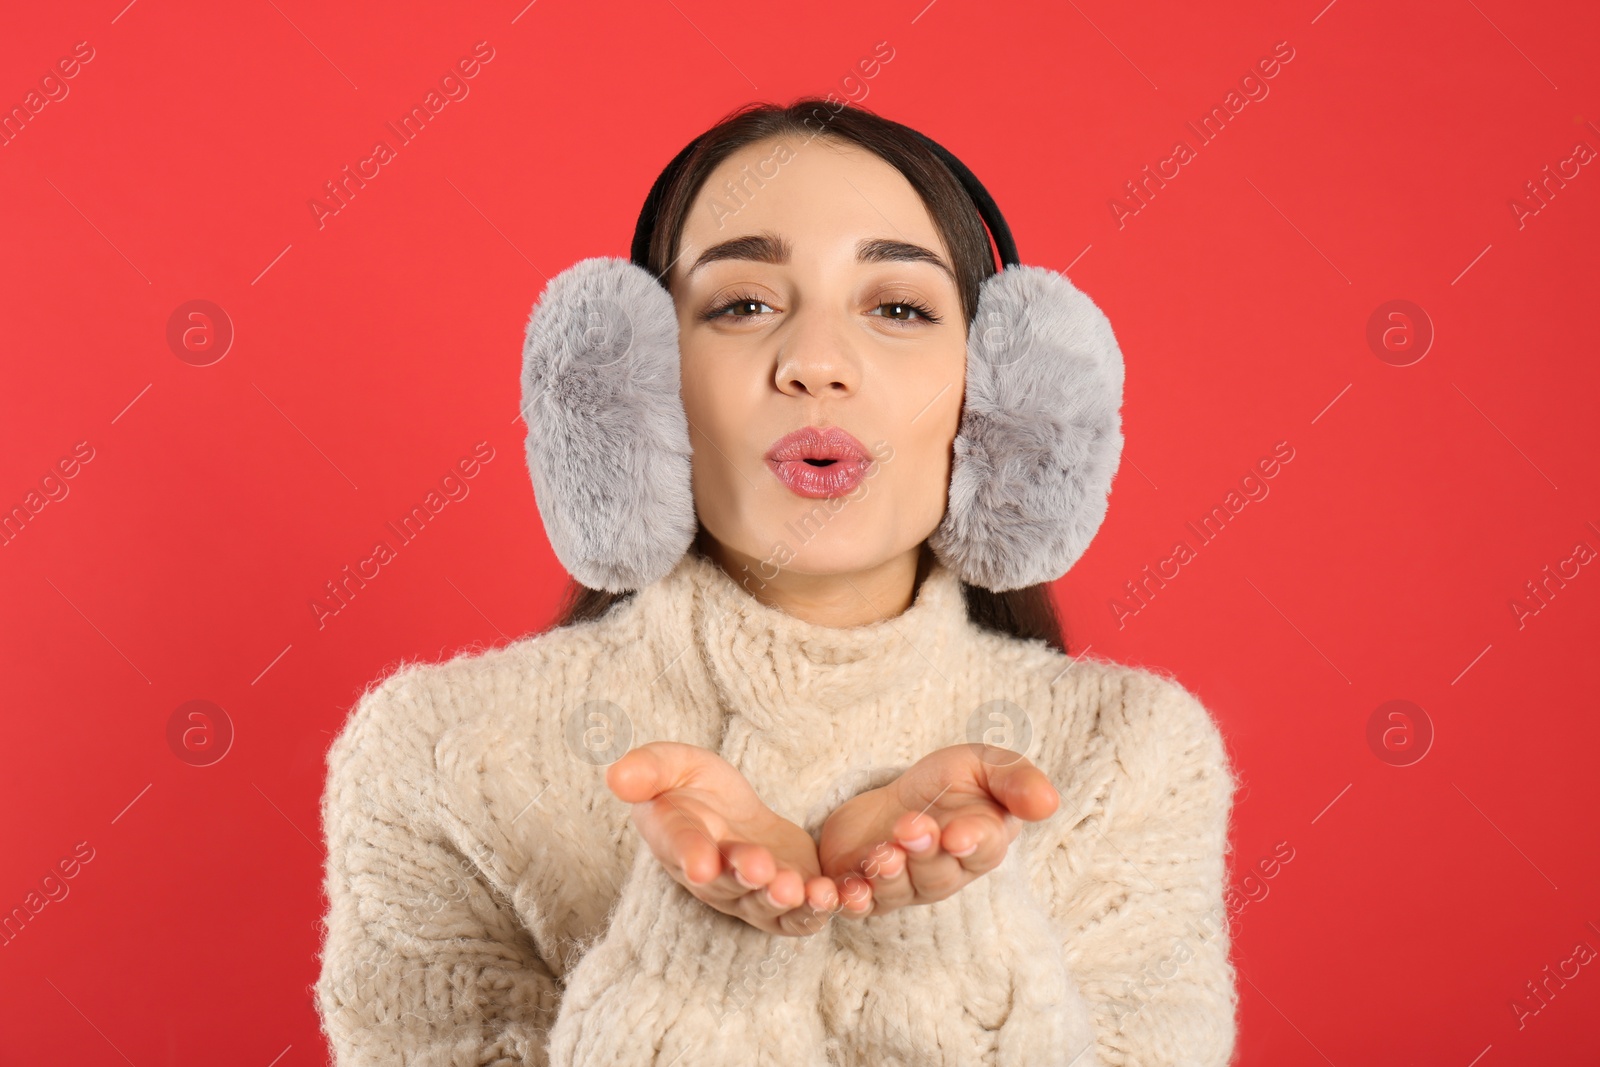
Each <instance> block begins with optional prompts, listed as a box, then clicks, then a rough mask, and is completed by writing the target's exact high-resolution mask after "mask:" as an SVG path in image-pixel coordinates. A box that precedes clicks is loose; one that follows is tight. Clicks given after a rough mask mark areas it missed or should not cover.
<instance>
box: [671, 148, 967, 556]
mask: <svg viewBox="0 0 1600 1067" xmlns="http://www.w3.org/2000/svg"><path fill="white" fill-rule="evenodd" d="M730 182H731V183H733V185H734V186H735V187H736V189H734V190H730V189H729V187H728V183H730ZM728 242H735V243H734V244H731V245H730V244H728ZM953 266H954V264H953V261H952V259H951V256H950V253H949V251H948V249H946V247H945V245H944V242H943V241H942V240H941V239H940V237H939V233H938V230H937V229H936V228H935V227H934V223H933V219H932V217H931V216H930V215H929V214H928V210H927V208H926V207H924V206H923V203H922V200H921V198H920V197H919V196H918V195H917V193H916V190H914V189H913V188H912V187H911V184H910V183H909V182H908V181H906V179H905V177H904V176H903V175H901V174H900V172H899V171H897V170H896V169H895V168H894V167H892V166H891V165H890V164H888V163H886V162H885V161H884V160H882V159H880V158H879V157H878V156H876V155H874V154H873V153H871V152H869V151H867V150H865V149H863V148H859V147H857V146H855V145H854V144H851V143H848V142H843V141H837V140H833V139H830V138H828V137H818V138H816V139H814V140H812V141H810V142H809V143H802V141H801V139H800V138H783V139H773V140H767V141H761V142H757V143H755V144H751V145H747V146H746V147H745V148H744V149H742V150H740V151H737V152H735V153H734V154H733V155H731V156H730V157H729V158H728V159H726V160H724V161H723V162H722V163H721V164H720V165H719V166H718V167H717V168H716V169H715V170H714V171H713V172H712V173H711V175H710V177H709V178H708V179H707V180H706V182H705V183H704V184H703V185H702V186H701V189H700V192H699V193H698V195H697V196H696V198H695V201H694V204H693V205H692V207H691V208H690V211H689V215H688V218H687V220H686V222H685V224H684V227H683V233H682V237H681V239H680V243H679V247H678V254H677V258H676V260H675V261H674V262H673V264H672V267H671V269H670V271H669V273H668V285H669V288H670V290H671V292H672V295H673V300H674V302H675V304H676V307H677V312H678V328H679V333H678V339H679V348H680V351H681V352H682V356H683V361H682V396H683V405H684V411H685V413H686V414H687V416H688V420H689V438H690V442H691V444H692V445H693V448H694V458H693V486H694V502H695V508H696V511H697V512H698V514H699V518H700V522H701V524H702V525H703V526H704V527H705V529H706V532H707V533H708V534H710V535H711V537H712V538H713V539H714V540H715V541H716V542H717V545H716V546H715V548H716V550H717V551H719V553H720V554H721V555H722V556H723V557H724V559H722V560H721V561H720V562H722V564H723V566H724V569H728V570H730V571H732V572H735V573H736V576H737V577H739V578H740V579H741V580H743V581H744V582H745V583H746V585H747V586H749V585H752V584H753V583H754V582H755V581H757V580H759V581H769V580H771V579H772V578H774V577H776V576H777V574H778V573H779V572H780V571H789V572H790V573H792V574H808V575H826V574H839V573H850V572H859V571H865V570H869V569H871V568H874V567H879V566H881V565H883V564H885V563H888V562H889V561H891V560H895V558H896V557H902V556H907V555H908V554H913V553H915V552H916V551H917V550H918V549H919V546H920V545H921V543H922V542H923V541H924V540H925V539H926V538H927V537H928V535H929V534H931V533H932V532H933V531H934V530H935V529H936V528H937V527H938V525H939V522H940V520H941V519H942V518H943V516H944V512H945V505H946V499H947V495H948V490H949V483H950V462H951V447H952V443H953V442H954V440H955V436H956V432H957V429H958V428H959V421H960V415H961V405H962V400H963V396H964V383H965V380H966V378H965V374H966V333H967V331H966V325H965V323H964V321H963V319H962V317H961V301H960V296H959V292H958V290H957V287H956V283H955V279H954V276H953V274H952V269H953ZM913 305H915V306H920V307H921V308H923V309H925V312H926V314H924V312H922V311H918V310H916V309H915V307H913ZM935 319H937V321H934V320H935ZM805 427H815V428H817V429H819V430H821V431H824V435H823V438H822V441H823V444H822V446H821V447H819V446H818V444H817V442H816V441H815V440H813V441H812V442H811V443H809V444H808V443H806V442H805V441H803V440H802V441H801V442H800V443H799V444H798V445H797V446H795V447H794V448H793V449H792V450H790V451H789V452H788V453H786V454H781V455H779V456H778V457H774V458H773V459H771V460H769V452H770V450H771V449H772V448H773V446H774V445H775V444H777V443H778V442H779V441H780V439H782V438H784V437H785V436H786V435H788V434H790V433H791V432H792V431H796V430H801V429H803V428H805ZM830 428H837V429H838V430H843V431H845V433H847V434H849V435H850V436H851V437H853V438H854V439H855V440H856V441H858V442H859V443H860V445H861V446H862V448H863V449H864V450H865V456H864V459H865V462H858V461H856V460H854V459H852V458H851V457H850V456H849V455H847V454H846V453H848V451H849V445H850V442H849V441H848V440H846V439H842V438H839V437H837V436H836V431H835V435H829V434H827V433H826V431H828V430H829V429H830ZM841 441H842V442H843V445H844V446H845V447H844V448H843V449H840V448H837V447H835V448H834V449H832V450H830V449H829V448H828V447H827V446H828V445H829V444H832V445H834V446H838V445H839V444H840V443H841ZM819 452H820V453H823V455H820V456H818V455H813V454H815V453H819ZM785 455H786V456H787V458H785ZM829 455H833V456H842V457H843V458H836V459H834V460H833V461H832V462H831V463H828V462H825V460H826V458H827V456H829ZM807 456H811V458H812V459H813V462H809V463H808V462H806V457H807ZM911 558H913V559H914V558H915V556H914V555H912V556H911ZM730 563H731V564H732V565H733V566H732V567H730V566H729V565H730ZM740 567H747V568H748V569H749V576H745V575H743V574H739V573H738V571H739V568H740Z"/></svg>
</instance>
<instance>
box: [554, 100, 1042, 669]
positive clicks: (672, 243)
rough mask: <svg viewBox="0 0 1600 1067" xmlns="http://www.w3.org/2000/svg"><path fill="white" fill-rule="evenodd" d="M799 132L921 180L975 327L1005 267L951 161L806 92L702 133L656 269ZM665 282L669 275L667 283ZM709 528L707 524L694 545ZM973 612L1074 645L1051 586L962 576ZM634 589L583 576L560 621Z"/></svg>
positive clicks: (655, 246)
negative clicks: (748, 156)
mask: <svg viewBox="0 0 1600 1067" xmlns="http://www.w3.org/2000/svg"><path fill="white" fill-rule="evenodd" d="M790 136H793V137H794V138H796V139H797V140H800V141H801V143H804V142H805V141H809V140H810V139H811V138H813V137H817V136H827V137H837V138H839V139H840V140H841V141H846V142H851V143H854V144H856V145H859V146H861V147H862V148H865V149H867V150H868V151H870V152H872V153H874V154H875V155H877V156H879V157H880V158H881V159H883V160H884V161H885V162H887V163H889V164H890V165H891V166H893V167H894V168H895V169H896V170H898V171H900V173H901V174H903V175H905V177H906V180H907V181H909V182H910V183H911V186H912V188H914V189H915V190H916V191H917V194H918V195H919V196H920V197H921V198H922V202H923V204H924V205H925V206H926V207H927V209H928V214H929V215H930V216H931V217H932V218H933V223H934V226H935V227H936V228H937V229H938V231H939V236H940V237H941V238H943V240H944V243H945V246H946V247H947V248H948V249H949V250H950V254H951V256H952V258H953V259H954V267H955V274H956V281H957V289H958V290H959V291H960V294H961V311H962V318H963V319H964V320H965V322H966V325H967V327H968V328H969V329H970V328H971V325H972V320H973V318H974V317H975V316H976V314H977V306H978V289H979V286H980V285H981V284H982V283H983V280H984V279H985V278H987V277H989V276H990V275H991V274H993V273H994V272H995V263H994V256H993V253H992V252H991V251H990V244H989V235H988V231H987V230H985V229H984V225H983V220H982V218H981V217H980V216H979V214H978V211H977V208H976V207H974V206H973V203H972V198H971V197H969V196H968V195H967V192H966V190H965V189H964V188H963V187H962V185H961V183H960V181H959V180H958V179H957V178H956V177H955V175H954V174H952V173H951V172H950V169H949V168H948V167H946V166H945V165H944V163H942V162H941V161H940V160H939V158H938V157H937V156H936V155H934V153H933V152H932V150H931V149H929V148H928V147H927V146H926V145H925V144H924V143H923V142H922V141H921V139H919V138H918V137H917V136H916V135H915V134H914V133H912V132H911V131H910V130H908V129H906V128H905V127H904V126H901V125H899V124H897V123H894V122H890V121H888V120H886V119H883V118H881V117H879V116H878V115H874V114H873V113H872V112H870V111H867V110H866V109H864V108H859V107H856V106H854V105H851V104H840V105H835V104H834V103H832V102H830V101H828V100H824V99H822V98H820V97H802V98H801V99H799V100H796V101H795V102H794V103H792V104H790V105H789V106H788V107H780V106H778V105H776V104H767V103H751V104H745V105H744V106H742V107H739V108H736V109H735V110H733V111H731V112H729V113H728V114H727V115H726V116H724V117H723V118H722V119H721V120H720V121H719V122H717V124H716V125H714V126H712V127H711V129H709V130H708V131H706V133H705V134H704V135H703V136H702V137H701V138H700V139H699V143H698V144H697V145H696V146H695V148H694V150H693V151H691V152H690V153H689V155H688V157H687V158H686V159H685V161H684V165H683V166H682V167H681V168H680V169H679V171H678V173H677V174H676V175H675V176H674V178H673V180H672V181H671V182H670V184H669V185H668V186H667V188H666V190H665V195H664V197H663V199H662V201H661V204H660V208H659V214H658V215H657V222H656V227H655V231H654V232H653V233H652V234H651V235H650V251H649V268H650V270H651V271H652V272H653V273H654V274H655V276H656V277H657V278H658V279H665V278H666V276H667V272H668V269H669V268H670V266H671V264H672V262H673V260H674V259H675V258H676V256H677V254H678V242H679V239H680V238H681V236H682V234H683V224H684V220H685V219H686V218H687V217H688V214H689V209H690V208H691V207H692V206H693V204H694V198H695V196H696V194H697V193H699V191H700V187H701V185H703V184H704V183H705V180H706V178H707V177H709V176H710V174H711V172H712V171H713V170H714V169H716V167H717V165H718V164H719V163H721V162H722V161H723V160H724V159H726V158H727V157H728V156H729V155H731V154H732V153H734V152H735V151H737V150H738V149H740V148H743V147H744V146H745V145H748V144H753V143H755V142H758V141H764V140H767V139H769V138H784V137H790ZM663 284H664V282H663ZM706 536H708V535H707V533H706V530H705V528H704V527H703V526H702V527H700V528H699V529H698V531H697V532H696V535H695V544H694V545H692V546H691V547H690V549H689V551H691V552H694V551H699V549H698V547H697V546H698V545H699V544H701V543H702V539H703V538H704V537H706ZM961 592H962V597H963V599H964V600H965V601H966V606H967V618H968V619H969V620H971V621H972V622H973V623H974V624H976V625H978V626H981V627H983V628H985V629H988V630H993V631H996V632H998V633H1002V634H1006V635H1008V636H1011V637H1017V638H1021V639H1024V640H1033V639H1042V640H1044V641H1045V642H1046V643H1047V644H1048V645H1049V646H1050V647H1051V648H1054V649H1056V650H1057V651H1060V652H1066V651H1067V647H1066V635H1065V633H1064V631H1063V628H1062V626H1061V623H1060V620H1059V619H1058V618H1057V616H1056V612H1055V607H1054V604H1053V603H1052V602H1051V599H1050V593H1049V586H1048V584H1045V583H1041V584H1038V585H1030V586H1026V587H1024V588H1022V589H1014V590H1011V591H1009V592H1005V593H995V592H992V591H990V590H988V589H984V588H981V587H978V586H972V585H968V584H967V583H965V582H962V583H961ZM632 596H633V591H632V590H629V591H628V592H624V593H613V592H610V591H608V590H603V589H590V588H589V587H588V586H586V585H583V584H581V583H579V582H577V581H573V582H572V584H571V587H570V588H569V589H568V591H567V596H566V600H565V602H564V603H563V605H562V607H561V611H560V614H559V615H558V617H557V621H556V622H555V623H553V624H552V628H556V627H561V626H567V625H570V624H572V623H576V622H585V621H589V620H591V619H598V618H600V617H601V616H603V615H604V614H605V613H606V612H607V611H609V610H610V609H611V607H612V606H613V605H614V604H617V603H619V602H621V601H623V600H627V599H629V598H630V597H632Z"/></svg>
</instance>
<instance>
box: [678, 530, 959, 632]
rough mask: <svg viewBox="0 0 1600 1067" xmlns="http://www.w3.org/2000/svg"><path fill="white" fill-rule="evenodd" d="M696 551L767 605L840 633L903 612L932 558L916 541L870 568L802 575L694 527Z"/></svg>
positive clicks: (925, 574) (908, 605) (920, 583)
mask: <svg viewBox="0 0 1600 1067" xmlns="http://www.w3.org/2000/svg"><path fill="white" fill-rule="evenodd" d="M695 549H698V550H699V551H700V552H701V553H703V554H704V555H705V556H706V558H708V559H710V560H711V561H712V562H713V563H715V564H716V565H717V566H718V567H719V568H721V570H722V572H723V573H724V574H726V575H727V576H728V577H729V578H730V579H732V580H733V581H734V582H735V583H736V584H737V585H739V586H740V588H742V589H744V590H745V591H746V592H747V593H749V594H750V595H751V596H753V597H754V598H755V599H756V600H758V601H760V602H761V603H762V604H765V605H766V606H768V607H772V608H777V609H778V610H780V611H782V612H783V613H784V614H786V615H792V616H794V617H795V618H797V619H803V620H805V621H806V622H809V623H814V624H816V625H818V626H831V627H836V628H839V629H846V628H850V627H855V626H865V625H867V624H869V623H874V622H879V621H882V620H884V619H889V618H893V617H894V616H896V615H899V614H901V613H902V612H904V611H905V610H906V609H907V608H909V607H910V606H911V605H912V604H913V603H914V602H915V601H916V597H917V590H918V589H920V588H921V587H922V581H923V579H924V578H926V577H927V576H928V572H929V570H930V568H931V566H932V564H933V556H932V554H931V553H930V552H929V551H928V548H927V543H926V542H922V543H919V544H918V545H916V546H915V547H913V548H910V549H907V550H906V551H905V552H901V553H899V554H897V555H895V556H891V557H890V558H889V559H886V560H884V561H883V562H881V563H878V564H876V565H874V566H871V567H867V568H864V569H861V570H854V571H829V572H825V573H821V574H815V573H802V572H799V571H796V570H794V569H793V568H790V567H780V566H778V565H776V564H774V563H772V562H770V561H769V560H760V559H756V558H755V557H754V556H749V555H746V554H745V553H743V552H740V551H739V550H737V549H735V548H730V547H729V546H727V545H724V544H722V543H721V542H720V541H718V540H716V538H714V537H712V536H711V535H710V534H708V533H707V532H706V531H705V528H704V527H702V528H701V529H700V532H699V534H697V535H696V538H695V548H694V549H691V551H694V550H695Z"/></svg>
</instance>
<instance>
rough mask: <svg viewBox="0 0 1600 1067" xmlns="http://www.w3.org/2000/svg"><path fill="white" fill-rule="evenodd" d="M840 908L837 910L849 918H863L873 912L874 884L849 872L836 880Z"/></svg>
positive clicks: (839, 913)
mask: <svg viewBox="0 0 1600 1067" xmlns="http://www.w3.org/2000/svg"><path fill="white" fill-rule="evenodd" d="M835 881H836V882H837V885H838V894H839V908H838V910H837V911H836V912H835V914H837V915H843V916H844V917H845V918H847V919H861V918H865V917H866V916H867V915H869V914H871V913H872V885H871V883H869V882H868V881H867V880H866V879H864V878H861V877H860V876H858V875H854V874H847V875H844V876H843V877H842V878H839V879H836V880H835Z"/></svg>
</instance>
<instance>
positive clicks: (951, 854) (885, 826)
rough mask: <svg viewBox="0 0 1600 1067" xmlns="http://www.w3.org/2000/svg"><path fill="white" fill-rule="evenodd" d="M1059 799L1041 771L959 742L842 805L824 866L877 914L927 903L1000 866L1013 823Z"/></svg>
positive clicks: (824, 844) (829, 829)
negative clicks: (861, 897) (863, 887)
mask: <svg viewBox="0 0 1600 1067" xmlns="http://www.w3.org/2000/svg"><path fill="white" fill-rule="evenodd" d="M1060 803H1061V795H1060V794H1059V793H1058V792H1057V791H1056V788H1055V786H1053V785H1052V784H1051V783H1050V779H1049V778H1048V777H1046V776H1045V773H1044V772H1043V771H1041V770H1039V769H1038V768H1037V767H1035V766H1034V765H1033V764H1032V763H1031V762H1029V761H1028V760H1027V759H1026V758H1024V757H1022V756H1020V755H1018V754H1017V753H1015V752H1013V751H1011V750H1010V749H1005V748H999V747H997V746H994V745H978V744H964V745H951V746H950V747H949V748H941V749H939V750H938V751H937V752H934V753H932V754H930V755H928V756H924V757H923V758H922V759H921V760H919V761H918V762H917V763H915V764H913V765H912V766H911V768H910V769H909V770H907V771H906V772H905V773H904V774H902V775H901V776H900V777H899V778H897V779H895V780H894V781H893V782H890V783H889V784H888V785H885V786H882V787H880V788H878V789H870V790H868V791H867V792H865V793H862V794H860V795H859V796H856V797H852V798H851V799H850V800H847V801H845V802H844V803H843V804H841V805H840V806H839V807H838V808H837V809H836V810H835V811H834V812H833V814H831V815H829V816H828V819H827V821H826V822H824V823H823V824H822V840H821V843H820V844H819V845H818V846H817V855H818V858H819V859H820V861H821V869H822V872H823V873H824V874H825V875H827V876H828V877H830V878H832V879H834V880H835V881H836V882H837V883H838V884H839V885H842V886H845V892H846V896H848V897H849V898H851V900H852V902H857V898H858V897H859V896H860V895H861V893H862V880H863V879H865V881H866V883H867V887H866V888H865V894H866V896H867V897H868V898H869V900H868V903H869V907H868V908H866V909H852V908H846V909H844V910H843V911H841V912H840V914H843V915H849V916H852V917H859V916H864V915H882V914H885V913H887V912H891V911H894V910H895V909H896V908H903V907H905V906H907V905H910V904H932V903H934V902H935V901H939V900H943V899H944V898H945V897H948V896H951V895H953V894H954V893H956V892H957V891H958V890H960V889H962V888H963V887H965V886H966V885H967V883H969V882H971V881H972V880H973V879H975V878H977V877H978V876H979V875H981V874H985V873H987V872H989V871H991V870H993V869H994V868H995V867H997V866H999V865H1000V861H1001V860H1003V859H1005V856H1006V850H1007V849H1008V848H1010V847H1011V842H1013V841H1015V840H1016V838H1017V835H1018V834H1019V833H1021V832H1022V823H1021V821H1019V820H1024V819H1025V820H1027V821H1029V822H1036V821H1038V820H1040V819H1044V818H1047V817H1049V816H1050V815H1052V814H1054V812H1055V810H1056V808H1057V807H1058V806H1059V805H1060Z"/></svg>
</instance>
